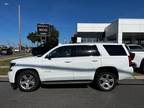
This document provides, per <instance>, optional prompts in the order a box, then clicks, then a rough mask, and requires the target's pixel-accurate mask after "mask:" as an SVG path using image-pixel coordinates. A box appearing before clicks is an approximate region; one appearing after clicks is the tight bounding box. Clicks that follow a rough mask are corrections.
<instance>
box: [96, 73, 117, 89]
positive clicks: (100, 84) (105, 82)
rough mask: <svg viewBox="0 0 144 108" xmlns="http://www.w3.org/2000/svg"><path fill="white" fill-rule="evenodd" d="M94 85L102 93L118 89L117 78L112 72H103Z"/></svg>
mask: <svg viewBox="0 0 144 108" xmlns="http://www.w3.org/2000/svg"><path fill="white" fill-rule="evenodd" d="M94 83H95V84H96V87H97V88H98V89H100V90H102V91H111V90H112V89H114V88H115V87H116V84H117V77H116V75H115V74H114V73H112V72H109V71H102V72H100V73H99V74H98V75H97V76H96V77H95V80H94Z"/></svg>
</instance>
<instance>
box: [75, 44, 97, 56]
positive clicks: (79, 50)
mask: <svg viewBox="0 0 144 108" xmlns="http://www.w3.org/2000/svg"><path fill="white" fill-rule="evenodd" d="M99 55H100V54H99V52H98V49H97V48H96V46H88V45H80V46H75V55H74V56H75V57H79V56H99Z"/></svg>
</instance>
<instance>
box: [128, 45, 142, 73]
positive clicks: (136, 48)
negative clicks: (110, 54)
mask: <svg viewBox="0 0 144 108" xmlns="http://www.w3.org/2000/svg"><path fill="white" fill-rule="evenodd" d="M127 48H128V50H129V51H130V52H132V53H133V54H134V56H135V57H134V60H133V62H134V63H135V65H134V68H135V70H138V71H139V72H141V73H144V47H142V46H141V45H136V44H128V45H127Z"/></svg>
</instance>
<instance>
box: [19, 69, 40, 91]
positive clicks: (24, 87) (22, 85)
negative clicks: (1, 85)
mask: <svg viewBox="0 0 144 108" xmlns="http://www.w3.org/2000/svg"><path fill="white" fill-rule="evenodd" d="M17 85H18V87H19V89H20V90H21V91H25V92H31V91H34V90H36V89H38V88H39V87H40V79H39V76H38V74H37V73H36V72H34V71H32V70H25V71H23V72H21V73H20V74H19V75H18V77H17Z"/></svg>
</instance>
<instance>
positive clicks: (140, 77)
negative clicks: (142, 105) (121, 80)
mask: <svg viewBox="0 0 144 108" xmlns="http://www.w3.org/2000/svg"><path fill="white" fill-rule="evenodd" d="M134 79H143V80H144V75H140V76H134Z"/></svg>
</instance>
